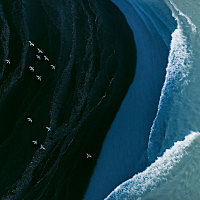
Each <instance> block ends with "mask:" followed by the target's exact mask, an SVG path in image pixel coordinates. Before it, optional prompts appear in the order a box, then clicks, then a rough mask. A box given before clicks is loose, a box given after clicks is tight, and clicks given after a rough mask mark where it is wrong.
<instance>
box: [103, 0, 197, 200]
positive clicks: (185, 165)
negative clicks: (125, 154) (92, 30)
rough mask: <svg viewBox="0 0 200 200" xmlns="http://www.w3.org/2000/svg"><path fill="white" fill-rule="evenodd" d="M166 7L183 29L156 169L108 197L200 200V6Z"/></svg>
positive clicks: (173, 58)
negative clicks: (199, 15)
mask: <svg viewBox="0 0 200 200" xmlns="http://www.w3.org/2000/svg"><path fill="white" fill-rule="evenodd" d="M151 2H154V1H151ZM165 3H166V5H167V6H168V7H169V8H170V9H171V10H172V14H173V17H174V18H175V20H176V21H177V27H176V29H175V30H174V32H173V33H172V40H171V46H170V54H169V58H168V65H167V68H166V69H167V70H166V77H165V82H164V85H163V88H162V91H161V96H160V100H159V104H158V110H157V114H156V117H155V119H154V121H153V124H152V127H151V131H150V137H149V142H148V149H147V155H148V161H149V163H150V166H149V167H147V168H146V169H145V170H144V171H142V172H141V173H138V174H136V175H134V176H133V177H132V178H131V179H129V180H127V181H126V182H124V183H122V184H121V185H119V186H118V187H117V188H116V189H115V190H114V191H113V192H112V193H111V194H110V195H109V196H108V197H107V198H106V199H120V200H121V199H127V200H128V199H131V200H134V199H137V200H143V199H144V200H147V199H148V200H150V199H152V200H159V199H162V200H165V199H166V200H167V199H173V200H176V199H177V200H178V199H180V200H198V199H200V190H199V187H200V183H199V178H200V172H199V165H200V163H199V162H200V158H199V153H200V149H199V146H200V134H199V130H200V123H199V122H200V106H199V105H200V87H199V86H200V79H199V76H200V67H199V66H200V64H199V63H200V62H199V61H200V53H199V48H200V38H199V25H200V20H199V17H198V13H199V11H200V2H197V1H194V0H191V1H186V0H183V1H182V0H181V1H180V0H169V1H168V0H166V1H165Z"/></svg>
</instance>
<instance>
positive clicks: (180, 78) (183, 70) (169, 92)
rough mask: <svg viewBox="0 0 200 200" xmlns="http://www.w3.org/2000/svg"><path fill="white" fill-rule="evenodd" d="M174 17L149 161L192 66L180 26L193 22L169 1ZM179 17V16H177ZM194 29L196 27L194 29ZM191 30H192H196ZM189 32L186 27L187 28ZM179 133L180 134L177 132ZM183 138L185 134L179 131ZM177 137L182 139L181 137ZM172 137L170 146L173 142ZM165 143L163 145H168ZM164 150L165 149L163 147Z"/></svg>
mask: <svg viewBox="0 0 200 200" xmlns="http://www.w3.org/2000/svg"><path fill="white" fill-rule="evenodd" d="M171 6H172V8H171V9H172V11H173V16H174V18H175V19H176V21H177V29H176V30H175V31H174V32H173V33H172V41H171V50H170V54H169V58H168V66H167V69H166V78H165V82H164V85H163V88H162V92H161V96H160V101H159V105H158V112H157V115H156V118H155V120H154V122H153V125H152V128H151V133H150V139H149V145H148V146H149V147H148V157H149V160H150V162H152V161H153V160H155V158H156V157H157V155H159V153H163V151H161V148H162V141H163V139H164V138H165V137H166V135H167V133H166V131H167V127H168V122H169V118H170V117H171V116H170V115H171V105H172V104H174V102H176V101H177V98H179V100H181V99H182V93H183V91H184V90H186V88H187V85H188V84H189V82H190V77H189V73H190V70H191V66H192V63H193V61H192V50H191V46H190V44H189V41H190V35H187V34H186V33H185V32H186V31H185V30H184V29H183V27H187V25H188V22H189V25H190V26H189V28H188V29H189V30H190V31H192V30H193V29H194V26H195V25H194V24H192V22H191V21H190V20H189V19H188V17H187V16H185V15H184V14H183V13H182V12H180V11H179V10H178V8H177V7H175V5H174V4H171ZM180 16H181V18H179V17H180ZM195 30H196V29H195ZM195 30H194V31H195ZM187 31H188V30H187ZM178 134H179V133H178ZM180 136H181V137H184V136H185V135H184V134H180ZM181 137H180V138H178V139H182V138H181ZM173 142H174V140H172V141H171V143H168V144H169V145H172V143H173ZM168 147H169V146H167V147H166V148H168ZM163 150H164V149H163Z"/></svg>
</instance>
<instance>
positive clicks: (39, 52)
mask: <svg viewBox="0 0 200 200" xmlns="http://www.w3.org/2000/svg"><path fill="white" fill-rule="evenodd" d="M28 42H29V46H30V47H34V46H35V44H34V43H33V42H31V41H28ZM37 52H38V54H37V55H36V58H37V59H38V60H41V59H42V56H43V57H44V60H45V61H48V62H49V58H48V57H47V56H46V55H44V54H43V51H42V50H41V49H39V48H37ZM50 66H51V69H52V70H54V71H55V69H56V66H55V65H50ZM29 70H30V71H31V72H34V71H35V69H34V67H33V66H29ZM36 78H37V80H38V81H42V77H41V76H39V75H36ZM27 121H28V122H29V123H32V122H33V120H32V118H30V117H28V118H27ZM45 128H46V129H47V132H50V131H51V127H48V126H46V127H45ZM32 143H33V144H34V145H38V141H37V140H33V141H32ZM40 149H41V150H45V147H44V146H43V145H42V144H40Z"/></svg>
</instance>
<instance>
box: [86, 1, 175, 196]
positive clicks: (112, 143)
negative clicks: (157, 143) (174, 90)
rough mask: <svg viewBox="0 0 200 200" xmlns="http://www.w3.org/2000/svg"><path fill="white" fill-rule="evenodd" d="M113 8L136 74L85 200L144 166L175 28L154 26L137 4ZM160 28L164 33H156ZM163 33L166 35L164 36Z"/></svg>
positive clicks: (106, 192)
mask: <svg viewBox="0 0 200 200" xmlns="http://www.w3.org/2000/svg"><path fill="white" fill-rule="evenodd" d="M141 4H142V3H141ZM116 5H117V6H118V8H119V9H120V10H121V11H122V13H123V14H124V15H125V17H126V19H127V22H128V24H129V25H130V27H131V29H132V31H133V35H134V38H135V43H136V47H137V65H136V74H135V77H134V81H133V83H132V84H131V86H130V87H129V91H128V93H127V95H126V97H125V98H124V100H123V102H122V104H121V107H120V109H119V111H118V113H117V115H116V118H115V120H114V122H113V123H112V125H111V128H110V130H109V132H108V133H107V136H106V139H105V140H104V144H103V147H102V151H101V153H100V156H99V159H98V161H97V165H96V168H95V170H94V173H93V176H92V178H91V181H90V185H89V187H88V190H87V192H86V195H85V198H84V200H89V199H93V200H100V199H103V198H105V197H106V196H107V195H108V194H109V193H110V192H111V191H112V190H113V189H114V188H115V187H117V186H118V185H119V184H121V183H122V182H124V181H126V180H127V179H129V178H130V177H132V176H133V175H134V174H135V173H137V172H140V171H142V170H143V169H145V167H146V166H147V159H146V149H147V145H148V139H149V133H150V128H151V125H152V122H153V120H154V118H155V116H156V112H157V106H158V102H159V98H160V93H161V89H162V86H163V83H164V80H165V69H166V67H167V61H168V55H169V46H170V41H171V36H170V32H171V33H172V32H173V28H175V24H174V27H169V29H166V27H164V22H163V23H162V21H161V22H160V24H156V23H159V20H158V19H156V18H155V21H154V22H152V21H151V20H150V18H148V17H149V16H148V15H149V13H145V12H144V10H145V5H142V6H143V7H140V8H139V7H138V4H137V5H136V4H135V5H131V4H130V2H127V1H126V2H125V1H118V2H116ZM155 12H156V11H155ZM165 12H167V11H166V10H165ZM168 12H169V13H168V14H169V15H170V11H169V10H168ZM142 14H143V15H142ZM145 14H146V15H145ZM165 14H166V13H165ZM154 17H155V16H154ZM169 18H170V17H169ZM171 18H172V16H171ZM151 19H152V18H151ZM171 20H172V19H171ZM173 22H174V21H173V20H172V21H171V22H170V26H171V25H173ZM155 24H156V25H157V26H155ZM147 26H148V27H147ZM159 26H160V27H162V28H163V30H160V32H157V30H158V28H159ZM166 30H167V31H168V32H167V31H166ZM149 31H151V32H149ZM164 33H165V34H166V33H167V34H166V37H165V35H164ZM161 35H162V36H163V38H162V37H161ZM164 37H165V38H164ZM166 44H168V46H166ZM138 161H139V162H138ZM105 177H106V178H105Z"/></svg>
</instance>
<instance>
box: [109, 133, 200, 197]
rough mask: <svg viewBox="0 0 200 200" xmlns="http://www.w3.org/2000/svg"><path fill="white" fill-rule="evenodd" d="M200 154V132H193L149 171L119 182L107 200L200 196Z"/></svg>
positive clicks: (149, 168) (166, 153) (150, 167)
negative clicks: (121, 182)
mask: <svg viewBox="0 0 200 200" xmlns="http://www.w3.org/2000/svg"><path fill="white" fill-rule="evenodd" d="M199 155H200V133H199V132H192V133H190V134H189V135H188V136H186V137H185V139H184V140H183V141H178V142H176V143H174V146H173V147H172V148H170V149H168V150H166V151H165V153H164V154H163V156H162V157H159V158H158V159H157V160H156V161H155V162H154V163H153V164H152V165H150V166H149V167H148V168H147V169H146V170H145V171H143V172H142V173H139V174H137V175H135V176H134V177H133V178H131V179H129V180H128V181H126V182H124V183H123V184H121V185H120V186H118V187H117V188H116V189H115V190H114V191H113V192H112V193H111V194H110V195H109V196H108V197H107V198H106V200H112V199H114V200H124V199H127V200H137V199H138V198H140V199H141V200H147V199H148V200H149V199H153V200H160V199H162V200H165V199H166V200H167V199H173V200H176V199H177V200H178V199H180V200H182V199H185V200H186V199H187V200H189V199H190V198H191V199H200V192H199V190H196V188H197V187H200V182H199V181H198V180H199V178H200V170H199V165H200V159H197V158H198V157H199ZM196 159H197V160H196ZM190 195H192V196H190Z"/></svg>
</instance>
